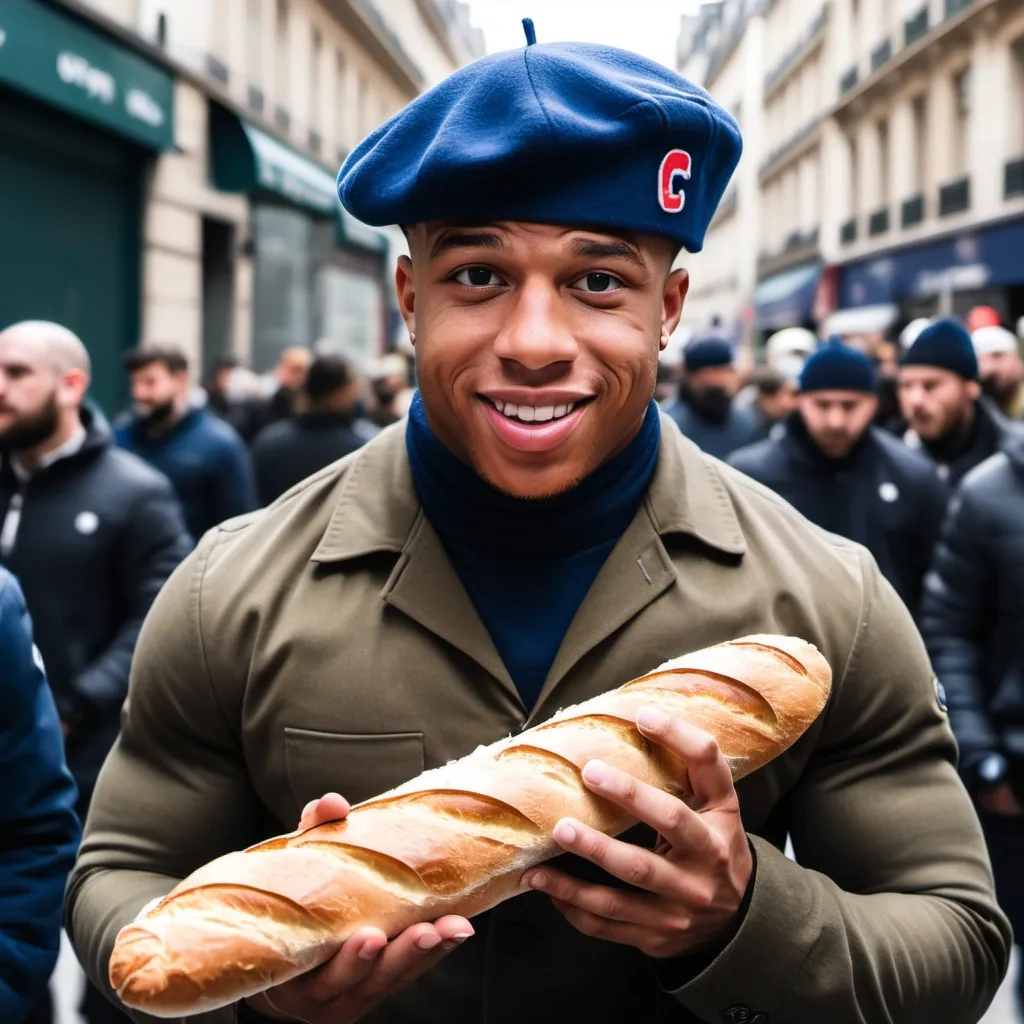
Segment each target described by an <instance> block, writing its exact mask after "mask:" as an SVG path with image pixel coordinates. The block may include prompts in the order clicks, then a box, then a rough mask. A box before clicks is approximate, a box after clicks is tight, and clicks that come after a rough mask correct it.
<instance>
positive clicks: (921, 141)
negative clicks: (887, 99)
mask: <svg viewBox="0 0 1024 1024" xmlns="http://www.w3.org/2000/svg"><path fill="white" fill-rule="evenodd" d="M910 116H911V118H912V121H913V129H912V130H913V133H914V134H913V145H914V150H913V153H912V154H911V159H912V160H913V172H914V192H915V193H919V192H925V191H926V190H927V188H928V175H927V167H928V96H927V94H926V93H921V94H920V95H919V96H915V97H914V99H913V101H912V102H911V104H910ZM904 198H905V197H904Z"/></svg>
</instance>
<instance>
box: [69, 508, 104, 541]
mask: <svg viewBox="0 0 1024 1024" xmlns="http://www.w3.org/2000/svg"><path fill="white" fill-rule="evenodd" d="M99 528H100V517H99V516H98V515H96V513H95V512H79V513H78V515H77V516H75V529H76V530H77V531H78V532H79V533H80V534H81V535H82V536H83V537H88V536H89V535H90V534H93V533H95V532H96V531H97V530H98V529H99Z"/></svg>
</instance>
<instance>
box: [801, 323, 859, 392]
mask: <svg viewBox="0 0 1024 1024" xmlns="http://www.w3.org/2000/svg"><path fill="white" fill-rule="evenodd" d="M877 386H878V381H877V378H876V376H875V367H874V366H873V365H872V362H871V360H870V359H868V357H867V356H866V355H864V353H863V352H858V351H857V350H856V349H855V348H850V347H849V346H847V345H844V344H843V343H842V341H840V340H839V338H837V337H833V338H830V339H829V340H828V343H827V344H825V345H823V346H822V347H821V348H819V349H818V350H817V351H816V352H815V353H814V354H813V355H812V356H811V357H810V359H808V360H807V362H806V363H804V368H803V371H802V372H801V374H800V392H801V394H803V393H806V392H808V391H864V392H867V393H869V394H872V395H873V394H874V393H875V391H876V389H877Z"/></svg>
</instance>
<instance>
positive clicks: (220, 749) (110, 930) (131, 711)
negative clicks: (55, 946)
mask: <svg viewBox="0 0 1024 1024" xmlns="http://www.w3.org/2000/svg"><path fill="white" fill-rule="evenodd" d="M218 539H219V535H218V534H217V533H211V534H209V535H208V536H207V537H206V538H205V539H204V540H203V542H202V543H201V544H200V546H199V548H198V549H197V550H196V551H195V552H194V553H193V554H192V555H191V556H190V557H189V558H188V560H187V561H186V562H185V563H184V564H183V565H181V566H180V567H179V568H178V569H177V570H176V571H175V573H174V574H173V575H172V576H171V578H170V580H168V582H167V585H166V586H165V587H164V589H163V590H162V591H161V593H160V595H159V596H158V597H157V599H156V601H155V602H154V604H153V607H152V609H151V611H150V614H149V615H148V617H147V618H146V622H145V624H144V625H143V627H142V632H141V634H140V636H139V642H138V645H137V648H136V652H135V660H134V663H133V665H132V673H131V683H130V688H129V693H128V701H127V703H126V705H125V710H124V714H123V719H122V731H121V735H120V737H119V738H118V740H117V742H116V743H115V745H114V747H113V749H112V751H111V753H110V755H109V757H108V758H107V761H106V763H105V765H104V767H103V770H102V772H101V773H100V777H99V780H98V781H97V784H96V790H95V793H94V795H93V799H92V805H91V808H90V813H89V824H88V828H87V830H86V834H85V838H84V839H83V842H82V848H81V853H80V855H79V858H78V862H77V864H76V865H75V869H74V871H73V873H72V876H71V881H70V883H69V886H68V896H67V901H66V905H65V923H66V925H67V928H68V931H69V934H70V935H71V940H72V942H73V944H74V946H75V950H76V952H77V953H78V956H79V959H80V960H81V962H82V965H83V966H84V968H85V970H86V973H87V974H88V975H89V977H90V978H91V979H92V980H93V982H95V983H96V984H97V985H99V986H100V987H101V988H102V989H103V990H104V991H108V992H109V983H108V981H107V965H108V962H109V959H110V953H111V950H112V949H113V945H114V939H115V937H116V935H117V932H118V931H119V929H120V928H121V927H122V926H124V925H126V924H128V923H129V922H130V921H131V920H132V919H133V918H134V917H135V916H136V915H137V914H138V912H139V911H140V910H141V909H142V907H143V906H144V905H145V904H146V903H148V902H149V901H150V900H152V899H155V898H157V897H162V896H164V895H166V893H167V892H168V891H169V890H170V889H171V888H173V887H174V885H175V884H176V883H177V882H178V881H179V880H180V879H182V878H184V877H185V876H186V875H187V874H189V873H190V872H191V871H192V870H194V869H195V868H197V867H199V866H200V865H202V864H204V863H206V862H207V861H209V860H212V859H213V858H214V857H217V856H219V855H221V854H223V853H227V852H229V851H231V850H237V849H242V848H244V847H246V846H248V845H251V844H252V843H253V842H255V841H256V840H257V839H259V838H261V837H260V836H259V834H258V824H257V822H258V815H259V801H258V798H257V796H256V795H255V793H254V792H253V790H252V786H251V784H250V782H249V779H248V774H247V772H246V766H245V761H244V759H243V755H242V750H241V743H240V738H239V718H240V711H239V708H238V707H237V701H235V702H232V700H231V699H229V698H228V697H227V696H226V694H229V693H232V692H234V691H233V690H232V683H234V682H235V681H234V680H224V679H217V680H212V679H211V678H210V675H209V673H208V671H207V656H206V655H207V652H206V650H205V648H204V639H203V633H202V624H201V622H200V616H199V602H200V592H201V589H202V577H203V570H204V567H205V564H206V561H207V559H208V557H209V555H210V552H211V550H212V549H213V547H214V546H215V545H216V543H217V541H218ZM244 662H245V658H244V657H239V664H242V663H244ZM215 687H216V688H215ZM239 689H240V687H239ZM232 1012H233V1011H230V1010H225V1011H221V1012H218V1013H213V1014H208V1015H202V1016H199V1017H195V1018H190V1021H193V1020H194V1021H195V1022H196V1024H199V1022H205V1024H221V1022H225V1024H227V1022H230V1021H232ZM133 1016H134V1017H135V1018H136V1019H138V1020H147V1019H148V1018H147V1017H146V1016H145V1015H141V1014H133Z"/></svg>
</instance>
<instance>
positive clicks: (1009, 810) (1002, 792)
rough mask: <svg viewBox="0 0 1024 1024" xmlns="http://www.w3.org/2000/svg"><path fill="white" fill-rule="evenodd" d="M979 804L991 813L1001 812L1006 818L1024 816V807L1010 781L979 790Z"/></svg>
mask: <svg viewBox="0 0 1024 1024" xmlns="http://www.w3.org/2000/svg"><path fill="white" fill-rule="evenodd" d="M978 806H979V807H980V808H981V809H982V810H983V811H988V812H989V814H1000V815H1002V816H1003V817H1004V818H1021V817H1024V807H1021V805H1020V801H1019V800H1018V799H1017V797H1016V795H1015V794H1014V792H1013V790H1012V789H1011V788H1010V784H1009V783H1008V782H1002V783H1000V784H999V785H998V786H986V787H984V788H983V789H980V790H978Z"/></svg>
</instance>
